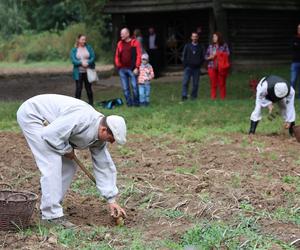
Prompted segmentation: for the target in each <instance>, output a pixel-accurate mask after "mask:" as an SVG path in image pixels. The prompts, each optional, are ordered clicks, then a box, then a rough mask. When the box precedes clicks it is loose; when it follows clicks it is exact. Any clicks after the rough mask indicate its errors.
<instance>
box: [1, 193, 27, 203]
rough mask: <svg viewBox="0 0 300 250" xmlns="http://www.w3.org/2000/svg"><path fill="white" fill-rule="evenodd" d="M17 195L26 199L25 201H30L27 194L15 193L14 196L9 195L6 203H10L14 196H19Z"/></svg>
mask: <svg viewBox="0 0 300 250" xmlns="http://www.w3.org/2000/svg"><path fill="white" fill-rule="evenodd" d="M17 195H19V196H23V197H25V201H28V196H27V195H26V194H22V193H13V194H10V195H8V196H7V197H6V199H5V201H6V202H9V198H11V197H13V196H17Z"/></svg>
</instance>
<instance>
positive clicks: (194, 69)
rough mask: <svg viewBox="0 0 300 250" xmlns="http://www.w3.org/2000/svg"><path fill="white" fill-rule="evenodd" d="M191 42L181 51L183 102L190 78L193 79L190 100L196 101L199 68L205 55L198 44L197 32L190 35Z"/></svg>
mask: <svg viewBox="0 0 300 250" xmlns="http://www.w3.org/2000/svg"><path fill="white" fill-rule="evenodd" d="M191 40H192V42H191V43H187V44H186V45H185V46H184V49H183V66H184V74H183V81H182V94H181V96H182V100H183V101H185V100H187V99H188V85H189V82H190V78H191V77H193V88H192V93H191V99H196V98H197V96H198V87H199V79H200V67H201V65H202V63H203V61H204V55H205V51H204V47H203V46H202V45H201V44H199V42H198V40H199V36H198V34H197V32H193V33H192V36H191Z"/></svg>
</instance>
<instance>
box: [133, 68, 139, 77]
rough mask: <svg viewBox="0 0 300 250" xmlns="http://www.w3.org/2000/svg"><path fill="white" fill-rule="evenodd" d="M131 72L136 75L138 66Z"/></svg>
mask: <svg viewBox="0 0 300 250" xmlns="http://www.w3.org/2000/svg"><path fill="white" fill-rule="evenodd" d="M133 74H135V75H136V76H137V75H138V74H139V70H138V68H135V69H134V70H133Z"/></svg>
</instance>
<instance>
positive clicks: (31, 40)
mask: <svg viewBox="0 0 300 250" xmlns="http://www.w3.org/2000/svg"><path fill="white" fill-rule="evenodd" d="M78 34H86V35H87V39H88V43H89V44H91V45H92V47H93V49H94V50H95V53H96V60H98V61H99V60H101V61H107V58H110V57H111V55H110V53H109V52H107V51H104V50H103V49H102V47H103V44H104V43H105V42H107V39H105V38H104V37H103V36H102V34H101V33H100V32H99V31H98V30H95V29H90V28H88V27H87V25H86V24H84V23H78V24H74V25H70V26H69V27H68V28H66V29H65V30H64V31H61V32H55V31H44V32H41V33H37V34H34V33H30V32H27V33H24V34H22V35H18V36H14V37H13V38H11V39H10V40H9V41H2V42H1V41H0V59H2V60H4V61H9V62H16V61H24V62H37V61H69V60H70V51H71V48H73V47H74V44H75V41H76V38H77V36H78Z"/></svg>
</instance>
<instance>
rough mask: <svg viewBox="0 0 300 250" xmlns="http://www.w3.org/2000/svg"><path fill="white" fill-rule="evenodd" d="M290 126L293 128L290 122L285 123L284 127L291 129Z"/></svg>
mask: <svg viewBox="0 0 300 250" xmlns="http://www.w3.org/2000/svg"><path fill="white" fill-rule="evenodd" d="M290 126H291V123H290V122H285V123H284V124H283V127H284V128H285V129H289V128H290Z"/></svg>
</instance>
